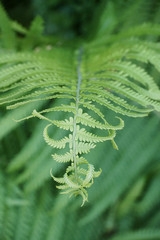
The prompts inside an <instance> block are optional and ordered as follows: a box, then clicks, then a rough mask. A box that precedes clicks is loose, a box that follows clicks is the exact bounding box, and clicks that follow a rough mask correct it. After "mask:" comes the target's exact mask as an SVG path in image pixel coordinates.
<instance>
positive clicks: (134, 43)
mask: <svg viewBox="0 0 160 240" xmlns="http://www.w3.org/2000/svg"><path fill="white" fill-rule="evenodd" d="M34 24H35V25H34ZM34 24H33V26H32V27H31V29H30V34H29V33H28V34H27V39H26V48H29V46H30V44H29V42H30V39H31V38H30V35H32V33H33V29H34V28H35V27H36V26H39V27H38V28H37V31H39V34H40V32H41V30H42V22H41V20H40V19H39V20H36V21H35V23H34ZM37 24H38V25H37ZM34 26H35V27H34ZM147 28H148V29H151V25H147V24H146V25H144V26H140V27H137V28H135V29H134V32H133V34H134V33H135V36H136V38H133V37H134V35H133V36H132V31H130V30H128V31H126V33H125V32H124V33H120V34H118V35H117V36H115V35H113V36H110V39H109V38H106V39H105V38H103V40H102V41H99V39H96V40H95V41H93V42H90V43H84V44H83V48H80V49H78V50H76V51H75V49H71V48H70V49H67V48H62V49H60V48H57V49H56V48H54V50H52V51H53V52H52V51H51V52H50V54H47V53H44V51H42V52H41V51H39V52H22V53H16V52H14V53H10V52H7V51H6V52H5V53H2V54H1V56H0V94H1V97H0V105H2V104H9V106H8V109H14V108H16V107H19V106H23V105H25V104H28V103H31V102H39V101H44V100H54V99H56V98H61V99H64V104H62V105H60V106H55V107H54V108H53V107H51V108H46V109H43V110H41V111H39V112H38V111H37V110H36V109H35V110H33V112H32V115H30V116H27V117H26V118H23V119H20V120H25V119H29V118H32V117H38V118H39V119H42V120H45V121H47V122H48V125H47V126H46V127H45V129H44V131H43V136H44V140H45V141H46V143H47V144H48V145H49V146H51V147H53V148H57V149H65V150H66V151H65V153H64V154H63V155H62V154H57V153H53V154H52V157H53V158H54V160H55V161H57V162H60V163H70V166H68V167H67V169H66V172H65V173H64V175H63V176H62V177H55V176H53V174H52V172H51V176H52V178H53V179H54V180H55V181H56V182H57V183H58V184H59V185H58V186H57V188H59V189H62V190H63V192H62V193H63V194H67V193H69V194H70V195H71V196H72V195H75V196H76V195H81V196H82V198H83V202H82V205H83V204H84V202H85V201H87V200H88V194H87V188H88V187H90V186H91V185H92V184H93V180H94V178H96V177H98V176H99V175H100V173H101V169H100V170H99V171H95V168H94V166H93V165H92V164H90V163H88V162H87V160H86V159H85V158H84V157H83V155H84V154H85V153H88V152H89V151H90V150H91V149H93V148H94V147H95V146H96V143H98V142H103V141H107V140H111V142H112V144H113V146H114V148H116V149H118V147H117V145H116V143H115V141H114V138H115V136H116V130H120V129H122V128H123V126H124V122H123V120H122V119H121V118H119V117H117V119H118V123H117V125H112V124H109V123H108V122H107V120H106V119H105V114H104V113H103V112H102V111H101V110H100V107H99V106H100V105H101V108H102V109H105V108H109V109H111V110H112V111H114V112H116V113H118V114H122V115H127V116H132V117H142V116H146V115H148V113H149V112H151V111H153V110H157V111H160V91H159V88H158V86H157V85H156V83H155V82H154V80H153V78H152V76H150V74H149V73H148V72H147V70H146V69H147V68H146V67H147V64H148V62H149V63H150V64H152V65H153V66H154V67H155V68H156V70H157V71H160V68H159V64H160V61H159V54H158V53H157V52H158V50H160V46H159V45H157V44H156V43H153V42H149V41H148V42H147V41H144V45H143V40H141V39H140V37H141V33H140V30H142V29H143V34H142V35H147V32H146V31H147V30H146V29H147ZM159 29H160V28H158V26H155V27H154V29H151V30H153V31H151V35H152V34H153V35H157V36H159V34H160V31H159ZM126 36H128V38H127V39H126ZM116 37H117V39H119V40H120V41H117V42H116V41H115V40H116ZM27 41H28V43H27ZM139 63H142V64H143V65H142V64H141V65H140V64H139ZM142 66H144V67H142ZM66 100H67V101H69V102H70V104H65V101H66ZM59 111H62V112H66V113H67V114H66V115H67V116H69V117H66V119H62V120H54V118H53V119H52V118H47V117H46V116H45V113H47V112H53V117H54V113H55V112H59ZM51 127H58V128H60V129H62V130H65V131H67V132H66V136H65V137H63V138H62V139H60V140H57V139H52V138H51V137H50V135H49V134H48V130H49V128H51ZM88 128H93V129H94V128H96V129H98V130H100V131H103V134H102V136H100V134H98V135H96V134H94V133H91V132H89V131H88Z"/></svg>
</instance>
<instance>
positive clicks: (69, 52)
mask: <svg viewBox="0 0 160 240" xmlns="http://www.w3.org/2000/svg"><path fill="white" fill-rule="evenodd" d="M143 4H144V1H136V3H134V4H133V5H131V6H129V5H127V6H128V7H127V10H126V11H124V10H123V11H124V12H125V13H126V15H128V14H129V13H130V11H131V9H133V10H134V12H135V13H136V11H137V10H138V9H139V7H140V6H143ZM0 12H1V14H0V15H1V17H3V19H4V20H3V21H5V22H6V25H5V26H6V28H5V32H4V26H3V24H0V34H1V36H3V37H1V38H0V46H1V56H0V92H1V93H0V104H1V105H2V106H3V105H5V106H6V105H7V108H8V109H12V111H11V112H10V113H7V114H5V110H4V109H3V108H2V111H1V121H0V130H1V131H0V138H1V139H2V141H1V147H0V154H1V156H2V160H3V161H2V162H1V169H2V170H1V172H0V185H1V188H0V193H1V194H0V232H2V233H1V237H2V239H11V238H14V239H16V240H17V239H22V240H23V239H29V238H30V239H33V240H34V239H56V240H58V239H70V238H71V232H72V231H73V230H72V229H75V233H74V236H73V237H72V239H76V240H77V239H82V238H85V239H86V240H87V239H88V240H89V239H95V240H96V239H106V237H107V239H115V240H116V239H117V240H118V239H122V238H123V239H159V230H158V227H159V226H158V223H159V219H160V214H159V211H156V209H157V206H158V204H159V191H158V190H157V189H159V169H160V168H159V167H160V165H159V156H158V149H159V141H160V136H159V134H158V129H159V117H158V114H157V116H156V115H155V113H156V112H155V110H156V111H159V110H160V91H159V88H158V85H157V84H156V81H154V80H155V78H156V77H155V76H159V71H160V68H159V64H160V63H159V51H160V46H159V43H157V38H158V37H159V35H160V30H159V29H160V28H159V24H158V23H157V24H153V23H149V22H148V23H143V21H142V20H143V17H142V16H141V17H140V21H139V22H140V23H141V24H140V25H135V24H133V23H132V20H130V21H129V22H128V24H126V26H125V23H124V22H123V19H121V21H122V27H121V28H120V27H119V24H120V21H119V16H118V17H117V15H116V12H117V6H116V4H114V3H111V2H109V3H108V4H106V6H105V9H104V11H103V14H102V17H99V21H97V22H98V24H99V26H97V32H95V34H94V38H93V39H92V40H90V41H81V42H79V41H77V42H75V43H74V44H73V46H69V45H67V44H64V45H63V46H61V47H57V46H56V45H54V41H55V40H54V39H53V40H51V38H48V37H46V36H43V32H44V30H43V21H42V20H41V18H39V17H38V18H36V19H35V20H34V21H33V23H32V24H31V27H30V28H29V30H27V29H25V28H24V27H23V26H21V25H20V24H19V23H16V22H11V20H9V18H8V17H7V15H6V13H5V12H4V10H3V8H2V7H1V8H0ZM108 13H110V14H109V15H108ZM107 15H108V18H107V17H106V16H107ZM105 19H106V21H105ZM145 19H147V17H146V16H145ZM109 22H110V24H109ZM137 22H138V20H137ZM103 24H104V25H103ZM108 24H109V26H110V27H109V29H107V27H106V26H108ZM112 24H113V25H112ZM7 32H8V33H7ZM8 34H10V35H11V36H14V42H15V44H14V45H10V43H9V42H7V41H8V39H6V38H7V36H8ZM19 34H20V36H19ZM5 39H6V40H5ZM11 42H12V41H11ZM17 107H19V108H17ZM149 112H153V113H152V114H151V115H150V118H149V119H135V118H137V117H143V116H146V115H148V113H149ZM4 114H5V115H4ZM115 114H116V115H118V116H115ZM121 115H124V116H123V118H124V120H125V125H126V128H125V130H123V131H122V132H121V131H120V132H119V133H118V134H117V131H118V130H121V129H122V128H123V126H124V121H123V120H122V119H121ZM125 116H127V117H125ZM35 117H36V118H39V119H41V120H43V121H36V119H35ZM128 117H134V119H129V118H128ZM12 119H17V120H16V122H14V121H12ZM25 119H28V121H25V123H24V122H22V120H25ZM46 122H48V123H47V125H46ZM22 123H23V125H22ZM20 124H21V125H22V126H21V127H19V125H20ZM42 129H44V131H43V136H42ZM5 136H7V138H6V137H5ZM115 137H116V142H115ZM43 138H44V140H45V141H44V140H43ZM107 140H111V142H112V145H113V147H114V148H115V149H118V146H119V149H120V150H119V151H114V150H113V149H112V147H111V146H110V145H109V143H108V142H106V141H107ZM45 142H46V143H47V144H46V143H45ZM99 142H100V144H99ZM128 143H129V145H128ZM47 145H49V146H50V147H51V148H50V147H48V146H47ZM95 147H96V149H95ZM6 149H7V151H6ZM105 149H107V151H105ZM90 150H92V151H90ZM85 154H88V156H87V157H85ZM53 159H54V160H55V161H53ZM57 162H59V164H58V163H57ZM95 169H100V170H99V171H96V170H95ZM101 169H102V170H101ZM101 171H102V173H101ZM49 172H50V173H51V176H50V175H49ZM100 174H101V176H100V177H99V178H98V179H96V180H95V183H94V184H93V181H94V178H97V177H98V176H99V175H100ZM51 177H52V178H53V179H54V180H55V182H57V183H58V186H57V188H58V189H60V190H62V192H61V193H69V194H70V196H72V195H75V196H76V195H81V196H82V199H83V201H82V205H83V204H84V202H85V201H88V194H89V200H90V202H89V203H86V205H87V207H84V208H82V209H79V205H80V202H79V199H76V200H75V199H74V198H68V197H67V196H66V197H65V196H64V195H59V190H58V191H57V190H56V189H55V187H54V183H53V182H51V181H49V179H50V178H51ZM6 179H7V181H6ZM92 184H93V185H92ZM91 185H92V187H91ZM51 188H52V190H51ZM68 215H69V216H70V218H68ZM148 216H149V217H148ZM16 223H17V226H16ZM95 229H96V233H95ZM72 234H73V233H72Z"/></svg>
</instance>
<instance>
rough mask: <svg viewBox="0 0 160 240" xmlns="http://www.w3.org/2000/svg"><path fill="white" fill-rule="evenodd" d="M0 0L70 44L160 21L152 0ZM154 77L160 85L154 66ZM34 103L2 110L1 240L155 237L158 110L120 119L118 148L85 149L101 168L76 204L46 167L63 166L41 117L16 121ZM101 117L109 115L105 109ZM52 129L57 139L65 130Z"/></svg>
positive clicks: (158, 220) (158, 235)
mask: <svg viewBox="0 0 160 240" xmlns="http://www.w3.org/2000/svg"><path fill="white" fill-rule="evenodd" d="M2 3H3V5H4V7H5V9H6V10H7V12H8V14H9V16H10V17H11V18H12V19H13V20H16V21H18V22H20V23H21V24H23V25H24V26H25V27H29V26H30V23H31V21H32V20H33V18H34V17H35V16H37V15H40V16H41V17H42V18H43V19H44V24H45V34H46V35H49V36H51V38H53V39H54V38H55V39H56V41H62V42H68V43H70V44H72V42H73V41H76V40H77V41H78V39H86V40H90V39H92V38H93V37H101V36H102V37H103V35H105V34H110V33H112V32H113V33H116V32H117V31H120V30H123V29H126V28H128V27H131V26H134V25H137V24H141V23H143V22H152V23H159V22H160V3H159V1H155V0H149V1H144V0H135V1H133V0H128V1H125V0H122V1H120V0H113V1H98V0H92V1H91V0H88V1H85V0H79V1H73V0H59V1H58V0H46V1H45V0H30V1H28V0H25V1H11V0H7V1H2ZM155 41H159V39H155ZM53 42H54V41H53ZM151 71H152V69H151ZM153 76H154V78H155V81H156V82H157V83H158V84H159V85H160V78H159V76H158V75H157V72H153ZM57 101H60V100H57ZM46 104H47V105H50V106H51V105H52V104H56V102H54V103H50V102H46ZM35 107H36V109H37V110H38V109H40V108H41V107H42V106H41V105H38V106H35V105H34V108H35ZM32 109H33V104H32V105H28V106H25V107H23V108H21V109H16V110H13V111H6V110H5V108H4V107H3V108H2V107H1V109H0V240H104V239H107V240H152V239H155V240H158V239H160V153H159V149H160V131H159V130H160V114H159V113H156V112H153V113H152V114H150V115H149V117H147V118H142V119H138V118H137V119H132V118H128V117H123V119H124V120H125V128H124V129H123V130H122V131H120V132H119V133H118V135H117V137H116V142H117V144H118V146H119V151H116V150H114V149H113V147H112V145H111V143H109V142H105V143H101V144H98V145H97V147H96V148H95V149H94V150H92V151H91V152H90V153H89V155H88V157H87V159H88V161H89V162H92V163H93V164H94V165H95V167H96V168H97V169H99V168H100V167H101V168H102V170H103V172H102V174H101V176H100V177H99V178H98V179H96V180H95V183H94V184H93V186H92V187H91V188H90V189H89V202H88V203H87V204H86V205H85V206H84V207H83V208H81V207H80V204H81V199H80V198H76V199H74V198H68V196H64V195H61V194H59V191H58V190H57V189H56V188H55V185H56V184H55V182H53V181H52V179H51V177H50V174H49V171H50V169H51V168H52V169H54V174H58V173H59V172H63V165H62V166H61V165H60V164H57V163H56V162H54V161H53V159H52V157H51V153H52V152H53V150H52V148H50V147H48V145H46V143H45V142H44V140H43V136H42V131H43V128H44V126H45V124H46V123H45V122H43V121H39V120H37V119H33V120H28V121H26V122H20V123H17V122H15V121H13V119H18V118H20V117H23V115H24V116H25V115H26V114H29V113H30V111H31V110H32ZM106 115H107V118H109V117H112V113H111V112H110V111H108V112H106ZM56 117H57V119H58V118H60V119H63V118H65V117H66V115H65V114H64V113H59V114H57V116H56ZM52 134H53V135H54V137H55V138H56V137H57V138H60V137H61V136H60V135H63V134H64V133H63V132H59V131H58V130H54V131H53V133H52Z"/></svg>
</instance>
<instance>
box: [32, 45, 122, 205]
mask: <svg viewBox="0 0 160 240" xmlns="http://www.w3.org/2000/svg"><path fill="white" fill-rule="evenodd" d="M81 64H82V49H80V51H79V54H78V63H77V86H76V89H75V98H74V99H75V102H72V103H71V104H70V105H61V106H59V107H55V108H54V109H52V110H53V111H64V112H70V113H72V115H73V116H71V117H70V118H69V120H67V119H66V120H65V121H58V120H51V119H48V118H46V117H45V116H43V115H42V114H41V113H42V112H44V111H42V112H37V111H36V110H34V111H33V113H32V114H33V116H35V117H38V118H40V119H44V120H47V121H49V122H50V124H48V125H47V126H46V127H45V129H44V132H43V136H44V139H45V141H46V143H47V144H48V145H49V146H51V147H53V148H58V149H62V148H66V147H67V146H66V145H67V144H68V147H69V148H68V149H69V150H68V152H66V153H65V154H64V155H58V154H53V155H52V157H53V158H54V160H56V161H57V162H60V163H63V162H64V163H66V162H71V165H70V166H68V167H67V169H66V172H65V174H64V176H63V177H61V178H59V177H55V176H53V174H52V170H51V176H52V178H53V179H54V180H55V181H56V182H57V183H59V184H60V185H58V186H57V188H59V189H61V190H63V191H62V192H61V193H63V194H65V193H70V196H72V195H75V196H76V195H81V196H82V198H83V202H82V205H83V204H84V202H85V201H87V200H88V194H87V190H86V188H88V187H90V186H91V185H92V184H93V179H94V178H96V177H98V176H99V175H100V174H101V169H100V170H99V171H95V169H94V166H93V165H92V164H90V163H88V162H87V160H86V159H85V158H84V157H83V156H81V155H82V154H84V153H88V152H89V151H90V150H91V149H92V148H94V147H95V143H97V142H103V141H106V140H111V141H112V143H113V144H114V146H115V147H116V144H115V142H114V140H113V139H114V137H115V135H116V133H115V130H119V129H122V128H123V125H124V124H123V120H121V119H120V123H119V125H117V126H112V125H110V124H109V123H108V122H107V121H106V120H105V118H104V116H103V114H102V113H101V111H100V110H99V109H97V108H96V107H95V106H94V105H93V103H92V102H91V101H88V100H87V101H85V100H84V99H83V97H81V93H82V92H83V89H86V87H87V85H86V81H84V82H83V84H82V79H83V76H82V72H81ZM73 92H74V91H73ZM82 107H86V108H88V109H91V110H92V111H94V112H96V114H98V115H99V117H100V118H101V120H102V121H103V123H101V122H100V121H97V120H95V119H94V118H93V117H91V116H90V115H89V114H88V113H85V112H83V110H82ZM52 125H55V126H57V127H59V128H62V129H64V130H69V131H70V133H69V135H68V136H65V137H64V138H63V139H61V140H53V139H51V138H50V137H49V135H48V128H49V127H50V126H52ZM81 125H84V126H89V127H92V128H98V129H101V130H105V131H107V136H97V135H95V134H93V133H90V132H88V131H87V130H86V129H85V128H83V127H81Z"/></svg>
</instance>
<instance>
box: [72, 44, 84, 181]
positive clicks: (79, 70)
mask: <svg viewBox="0 0 160 240" xmlns="http://www.w3.org/2000/svg"><path fill="white" fill-rule="evenodd" d="M82 54H83V49H82V48H80V49H79V54H78V58H77V77H78V78H77V94H76V105H75V108H76V111H75V115H74V119H73V162H74V170H75V178H76V180H77V156H76V128H77V114H78V107H79V94H80V86H81V81H82V74H81V62H82Z"/></svg>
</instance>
